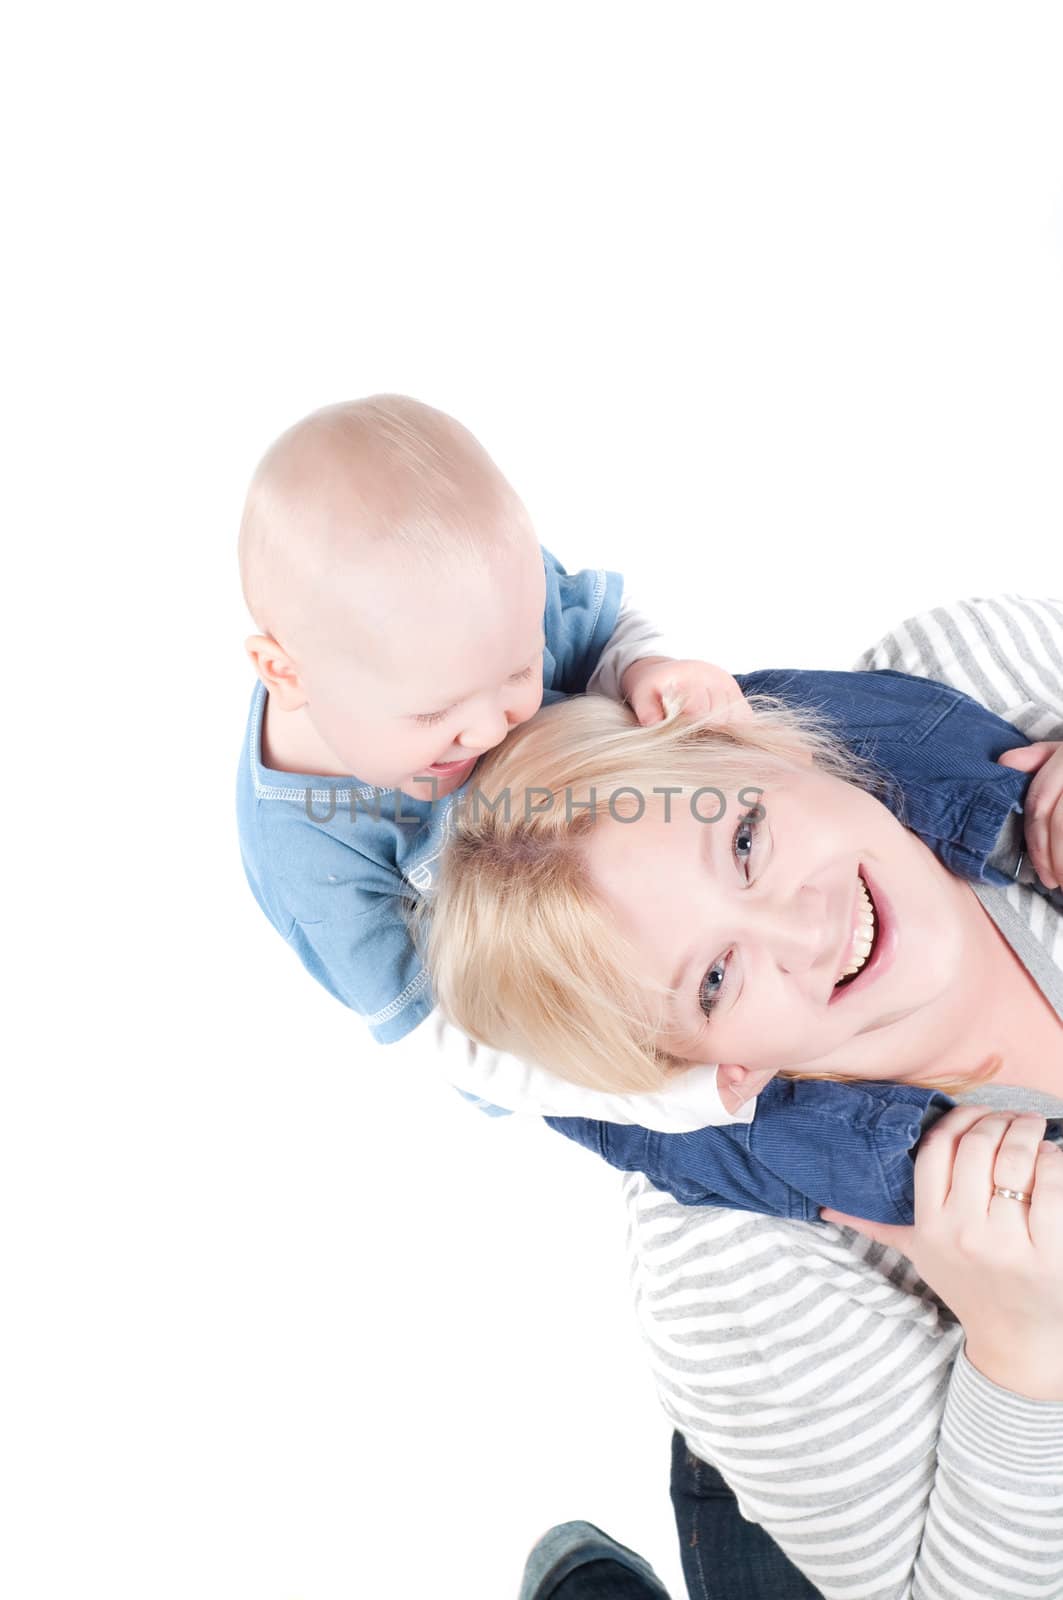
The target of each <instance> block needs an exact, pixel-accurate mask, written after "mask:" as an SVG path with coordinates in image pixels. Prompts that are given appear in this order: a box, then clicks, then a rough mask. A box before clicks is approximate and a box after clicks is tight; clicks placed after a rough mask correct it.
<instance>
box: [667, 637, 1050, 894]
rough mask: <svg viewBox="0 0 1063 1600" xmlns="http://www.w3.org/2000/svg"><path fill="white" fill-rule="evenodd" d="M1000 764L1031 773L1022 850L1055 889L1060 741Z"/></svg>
mask: <svg viewBox="0 0 1063 1600" xmlns="http://www.w3.org/2000/svg"><path fill="white" fill-rule="evenodd" d="M636 665H638V663H636ZM640 720H641V719H640ZM1000 765H1001V766H1002V767H1014V768H1015V769H1016V771H1018V772H1032V773H1033V774H1034V778H1033V781H1032V782H1031V784H1030V787H1029V789H1027V791H1026V800H1025V802H1024V804H1023V808H1022V815H1023V825H1024V828H1025V832H1026V849H1027V851H1028V853H1029V856H1030V860H1031V861H1032V862H1033V869H1034V871H1035V872H1036V874H1037V876H1038V877H1039V878H1040V880H1041V882H1042V883H1043V884H1044V886H1045V888H1046V889H1058V888H1059V886H1060V884H1061V883H1063V740H1060V739H1043V740H1042V741H1041V743H1040V744H1026V745H1022V746H1020V748H1019V749H1018V750H1005V752H1004V754H1003V755H1002V756H1001V757H1000Z"/></svg>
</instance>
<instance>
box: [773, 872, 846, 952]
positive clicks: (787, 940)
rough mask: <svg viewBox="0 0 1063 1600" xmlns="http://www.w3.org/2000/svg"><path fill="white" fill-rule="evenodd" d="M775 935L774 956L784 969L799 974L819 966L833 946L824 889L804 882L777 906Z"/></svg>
mask: <svg viewBox="0 0 1063 1600" xmlns="http://www.w3.org/2000/svg"><path fill="white" fill-rule="evenodd" d="M773 935H774V945H775V958H776V960H777V962H778V964H779V966H780V967H781V968H782V970H783V971H784V972H792V973H794V974H800V973H804V972H811V971H812V970H813V968H815V967H817V966H819V965H820V964H821V963H822V962H823V961H824V959H825V958H826V957H827V956H828V955H829V954H830V953H831V951H832V948H833V947H832V936H831V929H830V926H829V920H828V916H827V899H826V896H825V894H824V893H823V891H822V890H821V889H817V888H816V887H815V885H814V884H803V885H802V887H801V888H800V889H799V890H798V891H797V893H796V894H795V895H793V896H791V897H790V898H789V900H788V901H787V902H786V903H785V904H783V905H781V906H780V907H779V908H778V910H777V913H776V918H775V928H774V930H773ZM835 942H836V941H835Z"/></svg>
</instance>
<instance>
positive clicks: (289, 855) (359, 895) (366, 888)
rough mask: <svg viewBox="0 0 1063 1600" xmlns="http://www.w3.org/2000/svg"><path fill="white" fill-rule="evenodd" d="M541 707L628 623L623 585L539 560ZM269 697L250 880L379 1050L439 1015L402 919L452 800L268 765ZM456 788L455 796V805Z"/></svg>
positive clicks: (256, 750) (261, 694) (252, 822)
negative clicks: (542, 589)
mask: <svg viewBox="0 0 1063 1600" xmlns="http://www.w3.org/2000/svg"><path fill="white" fill-rule="evenodd" d="M543 566H544V568H545V572H546V607H545V611H544V614H543V632H544V634H545V636H546V647H545V650H544V652H543V690H544V694H543V699H544V702H546V703H549V702H550V701H552V700H558V699H561V698H563V697H564V696H565V695H574V694H582V693H583V692H584V691H585V690H586V688H587V684H588V682H589V680H590V678H591V675H592V674H593V672H594V669H595V667H596V666H597V665H598V660H599V657H600V656H601V653H602V650H603V649H604V647H605V645H606V643H607V642H608V640H609V638H610V636H611V634H612V632H613V630H614V628H615V627H616V621H617V616H618V614H619V611H620V600H621V593H622V589H623V580H622V579H621V578H620V576H619V574H618V573H615V572H603V571H594V570H587V571H584V572H576V573H568V572H566V571H565V569H564V567H563V566H562V565H561V563H560V562H559V561H558V560H557V559H556V557H554V556H552V555H550V554H549V552H548V551H546V550H544V551H543ZM265 705H266V690H265V688H264V687H263V686H262V684H258V685H257V686H256V688H255V691H254V694H253V695H252V698H251V711H250V715H249V717H248V721H247V731H246V734H245V737H244V748H243V753H242V755H241V758H240V767H239V774H238V778H237V793H236V805H237V822H238V827H239V835H240V851H241V855H242V857H243V863H244V871H245V872H246V874H247V879H248V882H249V883H250V885H251V888H252V891H253V892H254V896H255V899H256V900H257V901H258V903H259V905H260V906H261V907H262V909H263V911H264V912H265V913H266V916H267V917H268V918H269V920H270V921H271V922H272V924H273V926H274V927H275V928H276V929H277V931H278V932H279V933H280V934H281V935H282V937H283V938H284V939H286V940H287V941H288V943H289V944H290V945H291V947H292V949H293V950H294V951H295V953H296V954H297V955H298V957H299V959H300V960H301V961H302V963H303V965H304V966H305V968H306V970H307V971H308V972H309V973H310V974H311V976H312V977H314V978H316V979H317V980H318V982H319V983H321V984H323V985H324V987H325V988H326V989H327V990H328V991H329V993H330V994H334V995H335V996H336V998H337V999H338V1000H342V1001H343V1003H344V1005H348V1006H350V1007H351V1009H352V1010H354V1011H357V1012H358V1013H359V1014H360V1015H361V1016H363V1017H364V1018H365V1019H366V1021H367V1022H368V1024H369V1027H370V1030H371V1032H372V1033H373V1035H374V1037H375V1038H376V1039H378V1040H379V1041H380V1042H381V1043H382V1044H391V1043H393V1042H394V1041H395V1040H397V1039H402V1038H404V1037H405V1035H406V1034H408V1033H409V1032H410V1031H411V1030H412V1029H413V1028H415V1027H416V1026H417V1024H418V1023H419V1022H422V1021H423V1020H424V1018H425V1017H426V1016H427V1015H428V1013H429V1012H430V1011H431V1010H432V1006H433V999H432V992H431V985H430V984H429V981H428V973H427V972H426V971H425V968H424V967H423V965H422V963H421V960H420V958H419V956H418V955H417V952H416V950H415V949H414V946H413V943H412V941H411V939H410V935H409V931H408V928H407V923H406V918H405V916H404V907H405V906H406V905H407V904H408V903H409V902H410V901H411V900H412V899H413V898H414V897H415V896H416V895H418V894H423V893H424V891H425V890H426V889H428V888H429V887H430V886H431V883H432V881H433V877H434V873H435V864H436V862H437V860H438V857H439V853H440V850H441V848H442V840H443V833H444V829H445V826H446V817H447V814H448V812H449V810H450V807H451V806H452V805H453V804H454V802H455V800H456V795H451V796H448V798H447V799H446V800H445V801H441V802H437V803H435V804H433V803H432V802H431V801H428V800H412V799H409V798H408V797H407V796H405V795H403V794H400V793H399V791H398V790H396V789H377V788H373V787H372V786H371V785H369V784H363V783H360V782H359V781H358V779H357V778H355V777H351V778H350V779H349V780H345V779H342V778H325V777H321V776H315V775H314V774H312V773H293V772H276V771H273V770H272V769H270V768H268V767H264V766H263V765H262V714H263V711H264V710H265ZM460 793H461V790H458V791H457V794H460Z"/></svg>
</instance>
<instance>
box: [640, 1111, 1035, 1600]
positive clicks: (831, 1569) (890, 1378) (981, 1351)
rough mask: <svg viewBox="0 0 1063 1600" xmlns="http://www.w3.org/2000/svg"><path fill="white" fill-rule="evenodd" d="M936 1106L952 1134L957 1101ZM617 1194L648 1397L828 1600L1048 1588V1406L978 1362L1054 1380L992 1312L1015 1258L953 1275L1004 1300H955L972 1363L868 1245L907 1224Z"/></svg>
mask: <svg viewBox="0 0 1063 1600" xmlns="http://www.w3.org/2000/svg"><path fill="white" fill-rule="evenodd" d="M974 1115H977V1114H974ZM952 1117H953V1118H954V1119H956V1118H959V1119H960V1120H961V1121H963V1119H966V1123H967V1125H968V1126H969V1125H970V1121H971V1118H972V1112H971V1111H970V1110H967V1109H965V1110H963V1111H961V1112H954V1113H952ZM940 1126H941V1127H943V1128H944V1127H945V1124H941V1125H940ZM947 1134H948V1129H947V1128H946V1129H945V1135H946V1137H947ZM933 1148H936V1149H937V1150H938V1151H939V1152H940V1150H941V1143H940V1141H939V1142H938V1143H937V1145H936V1146H934V1147H933ZM1053 1157H1054V1159H1055V1160H1056V1161H1057V1162H1058V1163H1060V1165H1061V1166H1063V1157H1061V1156H1060V1155H1059V1154H1058V1152H1053ZM921 1159H922V1158H921ZM629 1193H630V1199H631V1205H632V1210H633V1216H634V1227H633V1230H632V1232H633V1241H634V1253H635V1285H636V1294H637V1300H638V1308H639V1314H640V1319H641V1321H642V1325H643V1331H644V1333H645V1336H646V1339H647V1342H648V1344H649V1347H650V1350H651V1355H652V1359H653V1364H654V1367H655V1371H656V1375H657V1379H658V1384H659V1387H660V1390H661V1395H662V1398H663V1400H664V1404H665V1409H666V1410H667V1411H668V1413H669V1415H670V1416H671V1418H672V1420H673V1421H674V1422H675V1423H676V1425H677V1426H678V1427H679V1429H680V1431H681V1432H682V1433H683V1434H684V1435H685V1436H686V1438H687V1440H688V1442H689V1444H690V1445H691V1447H692V1448H693V1449H694V1450H695V1452H696V1453H698V1454H700V1455H702V1456H704V1457H705V1459H707V1460H709V1461H712V1462H713V1463H714V1464H715V1465H716V1466H717V1467H718V1468H719V1469H720V1471H721V1472H722V1473H723V1474H724V1476H725V1477H726V1478H727V1480H728V1482H729V1483H730V1484H731V1486H732V1487H733V1488H734V1490H735V1492H736V1494H737V1496H738V1498H739V1502H740V1505H741V1507H742V1510H743V1512H744V1514H745V1515H747V1516H749V1517H750V1518H752V1519H753V1520H755V1521H758V1522H760V1523H762V1524H763V1525H764V1527H765V1528H767V1530H768V1531H769V1532H770V1533H771V1535H772V1537H773V1538H774V1539H775V1540H776V1541H777V1542H778V1543H779V1544H780V1545H781V1547H782V1548H783V1549H784V1550H785V1551H786V1553H787V1554H788V1555H789V1556H790V1558H791V1559H792V1560H793V1561H794V1562H795V1563H796V1564H797V1565H798V1566H799V1567H800V1568H801V1570H802V1571H803V1572H805V1573H806V1574H807V1576H808V1577H809V1578H810V1580H811V1581H812V1582H813V1583H815V1584H816V1585H817V1586H818V1587H819V1589H820V1590H821V1592H822V1593H823V1595H824V1596H825V1597H826V1600H842V1597H846V1600H848V1597H875V1600H909V1597H919V1600H922V1597H924V1596H926V1597H930V1596H933V1597H934V1600H975V1597H979V1596H984V1597H986V1600H1000V1597H1001V1596H1002V1595H1004V1594H1007V1595H1008V1596H1009V1597H1010V1596H1020V1595H1029V1596H1038V1597H1042V1600H1044V1597H1052V1596H1059V1595H1060V1594H1063V1404H1061V1403H1058V1402H1056V1401H1053V1400H1051V1399H1047V1400H1046V1399H1040V1400H1038V1399H1031V1398H1028V1397H1026V1396H1024V1395H1022V1394H1019V1393H1016V1392H1015V1391H1014V1389H1007V1388H1004V1387H1002V1386H1001V1385H1000V1383H999V1382H995V1381H994V1380H993V1377H992V1376H991V1374H992V1373H993V1372H994V1370H995V1372H996V1377H997V1379H999V1378H1002V1377H1010V1376H1012V1374H1011V1373H1010V1372H1008V1371H1006V1370H1005V1369H1004V1368H1002V1367H998V1368H996V1369H994V1368H993V1366H992V1361H993V1360H995V1359H997V1357H996V1356H992V1355H990V1359H989V1360H988V1361H987V1360H986V1359H985V1358H986V1353H987V1352H991V1351H993V1350H996V1349H997V1347H998V1346H1000V1347H1001V1349H1002V1350H1003V1351H1004V1352H1005V1354H1004V1359H1006V1360H1009V1361H1015V1362H1017V1364H1018V1370H1019V1371H1026V1372H1027V1373H1028V1375H1029V1376H1030V1378H1031V1381H1032V1382H1037V1383H1041V1384H1044V1383H1047V1384H1048V1385H1049V1392H1051V1385H1052V1384H1053V1383H1054V1384H1056V1385H1059V1384H1060V1375H1059V1373H1057V1372H1055V1371H1054V1370H1052V1371H1049V1368H1050V1367H1051V1363H1052V1361H1054V1360H1056V1357H1055V1356H1054V1355H1052V1353H1051V1352H1052V1350H1053V1349H1054V1347H1055V1345H1054V1343H1053V1342H1052V1341H1050V1342H1049V1344H1048V1346H1047V1347H1044V1350H1043V1351H1042V1354H1044V1360H1042V1359H1041V1358H1040V1356H1038V1358H1037V1361H1036V1363H1035V1361H1034V1356H1035V1353H1036V1349H1037V1347H1036V1344H1035V1343H1031V1342H1030V1341H1029V1340H1027V1339H1026V1338H1025V1335H1024V1333H1023V1332H1022V1330H1021V1328H1020V1326H1019V1325H1018V1324H1016V1323H1014V1321H1012V1322H1009V1321H1008V1320H1007V1318H1008V1317H1010V1316H1011V1315H1012V1312H1013V1310H1014V1306H1015V1303H1016V1301H1017V1300H1019V1299H1021V1298H1022V1297H1021V1295H1019V1294H1018V1292H1017V1283H1016V1281H1015V1280H1014V1279H1012V1280H1011V1281H1008V1279H1007V1274H1008V1272H1011V1271H1012V1270H1013V1266H1014V1262H1012V1265H1011V1266H1008V1267H1006V1268H1004V1269H1002V1270H997V1269H991V1268H990V1267H989V1266H987V1263H986V1261H985V1260H984V1259H979V1260H977V1261H974V1262H968V1263H967V1266H966V1268H965V1270H966V1274H967V1280H968V1284H969V1287H970V1290H971V1294H972V1296H973V1298H972V1300H971V1304H972V1305H974V1306H975V1307H983V1306H984V1307H989V1308H991V1307H992V1306H993V1305H994V1304H995V1305H997V1306H998V1307H999V1306H1003V1307H1004V1308H1005V1320H1004V1321H1003V1322H1001V1321H999V1319H998V1320H997V1321H996V1322H993V1321H992V1319H991V1318H990V1319H989V1320H988V1321H987V1320H986V1319H985V1318H981V1319H979V1316H978V1312H977V1310H975V1311H971V1310H970V1309H968V1311H967V1320H968V1322H969V1323H972V1324H973V1323H977V1324H979V1326H978V1327H977V1329H976V1330H975V1332H976V1335H977V1337H978V1338H979V1339H980V1340H981V1341H982V1343H981V1344H980V1346H978V1350H977V1354H978V1357H979V1359H980V1360H981V1361H982V1363H983V1368H984V1370H983V1372H979V1371H977V1370H976V1369H975V1368H974V1367H973V1366H972V1365H971V1363H970V1362H969V1361H968V1360H967V1358H966V1356H965V1355H963V1354H962V1353H961V1346H962V1343H963V1332H962V1330H961V1328H960V1327H959V1325H958V1324H957V1323H956V1322H955V1320H954V1319H953V1318H952V1317H951V1316H950V1314H949V1313H948V1312H947V1311H946V1310H945V1309H944V1307H943V1306H942V1305H941V1303H940V1302H939V1301H938V1300H937V1299H936V1297H935V1296H934V1295H933V1294H932V1292H931V1291H930V1290H929V1289H928V1288H927V1285H926V1283H925V1282H924V1281H923V1280H922V1278H920V1277H919V1276H918V1274H917V1272H916V1269H915V1267H913V1265H912V1264H911V1262H910V1261H909V1260H908V1259H907V1257H906V1256H905V1255H902V1254H901V1253H900V1252H899V1250H897V1249H896V1248H894V1247H892V1246H891V1245H889V1244H887V1243H886V1242H885V1241H886V1239H887V1238H892V1237H894V1236H896V1237H897V1238H900V1237H901V1236H902V1235H903V1236H904V1238H905V1241H906V1242H908V1241H909V1231H908V1230H899V1229H898V1230H889V1229H884V1228H883V1229H878V1230H876V1231H877V1233H878V1234H879V1236H880V1237H879V1238H878V1239H877V1240H875V1241H871V1240H870V1239H867V1238H861V1237H860V1236H859V1235H857V1234H854V1233H852V1232H849V1231H848V1230H846V1231H844V1232H843V1231H841V1230H839V1229H837V1228H834V1227H831V1228H824V1227H822V1226H820V1227H816V1226H809V1225H803V1224H798V1223H786V1222H780V1221H776V1220H774V1219H767V1218H760V1217H744V1216H741V1215H739V1214H736V1213H733V1212H728V1211H721V1210H712V1211H695V1210H690V1209H684V1208H682V1207H679V1206H676V1205H673V1204H672V1203H671V1202H669V1201H665V1200H664V1199H663V1198H662V1197H661V1196H659V1195H658V1194H656V1193H655V1191H653V1190H652V1189H650V1188H649V1187H648V1185H646V1184H645V1182H644V1180H634V1181H633V1182H632V1183H631V1185H630V1188H629ZM993 1204H994V1206H995V1207H997V1208H999V1207H1001V1206H1004V1207H1007V1206H1009V1205H1010V1206H1012V1207H1014V1208H1016V1209H1018V1208H1019V1202H1016V1201H1010V1202H1009V1201H1004V1200H996V1201H994V1202H993ZM983 1210H984V1206H983ZM1016 1220H1017V1219H1016V1218H1014V1217H1012V1216H1010V1214H1009V1213H1008V1212H1007V1211H1005V1213H1004V1216H1003V1221H1004V1222H1005V1223H1013V1222H1015V1221H1016ZM1057 1236H1058V1235H1057ZM916 1254H921V1252H920V1251H919V1250H918V1249H917V1250H916ZM1006 1254H1007V1255H1008V1257H1009V1259H1010V1258H1011V1257H1012V1256H1013V1255H1014V1252H1010V1251H1009V1252H1006ZM1047 1260H1048V1261H1049V1262H1053V1261H1054V1257H1053V1256H1052V1255H1051V1253H1050V1254H1049V1256H1048V1257H1047ZM994 1271H996V1276H997V1277H999V1278H1000V1282H999V1283H998V1282H996V1278H994V1275H993V1273H994ZM1050 1271H1054V1272H1055V1274H1056V1276H1055V1279H1054V1280H1053V1281H1054V1282H1055V1283H1056V1285H1057V1292H1058V1284H1059V1278H1060V1269H1059V1268H1058V1267H1055V1266H1054V1265H1053V1266H1051V1267H1050ZM949 1290H950V1293H951V1294H952V1295H953V1297H954V1298H955V1299H957V1300H959V1301H962V1300H963V1295H962V1294H961V1293H960V1292H958V1291H957V1289H956V1284H955V1281H950V1283H949ZM1049 1298H1050V1297H1048V1296H1047V1295H1041V1297H1040V1299H1039V1304H1041V1305H1042V1308H1044V1307H1045V1306H1047V1305H1048V1304H1049ZM1053 1303H1054V1302H1053ZM1009 1307H1010V1308H1011V1309H1010V1310H1009V1309H1008V1308H1009ZM1050 1320H1051V1319H1050ZM1053 1337H1054V1338H1055V1329H1053ZM972 1348H974V1347H973V1346H972ZM1046 1352H1047V1353H1046ZM998 1353H999V1352H998ZM1035 1364H1036V1365H1038V1366H1039V1367H1040V1369H1041V1370H1040V1374H1039V1376H1035V1374H1034V1371H1033V1368H1034V1365H1035ZM1060 1393H1061V1394H1063V1387H1061V1388H1060Z"/></svg>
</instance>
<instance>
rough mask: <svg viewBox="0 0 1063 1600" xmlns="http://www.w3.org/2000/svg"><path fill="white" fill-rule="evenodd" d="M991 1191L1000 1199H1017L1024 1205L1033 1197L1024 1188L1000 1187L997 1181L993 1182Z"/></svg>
mask: <svg viewBox="0 0 1063 1600" xmlns="http://www.w3.org/2000/svg"><path fill="white" fill-rule="evenodd" d="M993 1193H994V1194H998V1195H999V1196H1000V1198H1001V1199H1002V1200H1019V1201H1021V1203H1022V1204H1023V1205H1024V1206H1028V1205H1029V1204H1030V1201H1031V1200H1032V1198H1033V1196H1032V1195H1028V1194H1027V1193H1026V1191H1025V1189H1002V1188H1001V1187H1000V1184H999V1183H998V1184H994V1186H993Z"/></svg>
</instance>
